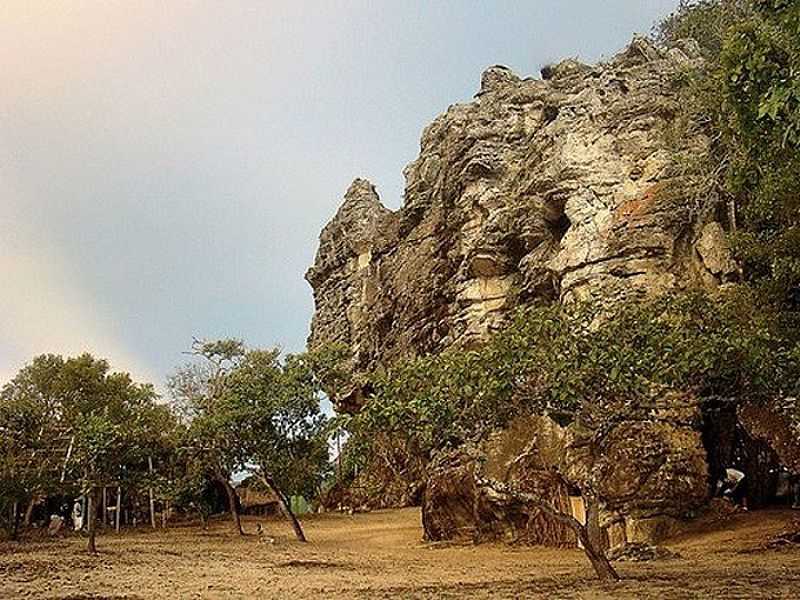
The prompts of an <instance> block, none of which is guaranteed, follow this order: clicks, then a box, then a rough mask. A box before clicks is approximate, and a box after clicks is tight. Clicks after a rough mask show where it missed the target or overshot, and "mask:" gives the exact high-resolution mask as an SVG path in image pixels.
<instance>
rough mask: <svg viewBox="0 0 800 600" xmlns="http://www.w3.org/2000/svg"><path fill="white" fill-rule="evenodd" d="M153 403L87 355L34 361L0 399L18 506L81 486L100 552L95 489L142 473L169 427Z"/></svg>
mask: <svg viewBox="0 0 800 600" xmlns="http://www.w3.org/2000/svg"><path fill="white" fill-rule="evenodd" d="M155 400H156V394H155V392H154V390H153V388H152V386H151V385H147V384H138V383H135V382H134V381H133V380H132V379H131V378H130V376H129V375H128V374H127V373H112V372H111V371H110V368H109V365H108V363H107V362H106V361H104V360H100V359H96V358H94V357H93V356H91V355H89V354H83V355H81V356H78V357H74V358H68V359H63V358H62V357H60V356H52V355H46V356H39V357H36V358H35V359H34V360H33V362H32V363H31V364H30V365H28V366H26V367H25V368H23V369H22V370H21V371H20V372H19V373H18V374H17V376H16V377H15V378H14V379H13V380H12V381H11V382H10V383H9V384H8V385H7V386H6V387H5V388H4V389H3V393H2V396H0V423H1V424H0V427H2V428H3V429H4V430H5V431H6V432H7V434H8V435H6V436H4V437H3V440H4V441H3V443H2V444H0V450H2V452H3V454H2V456H3V464H4V465H7V466H8V473H9V479H10V480H12V481H13V482H14V489H16V491H17V496H16V500H15V501H16V502H17V503H19V501H21V500H23V499H24V500H26V501H30V502H33V501H34V500H35V499H36V498H37V497H38V496H39V495H42V494H45V493H48V492H50V491H60V492H62V493H66V492H71V491H73V490H74V488H75V487H76V486H77V488H78V490H79V491H80V492H81V494H82V495H84V496H85V497H86V498H87V505H88V511H87V512H88V514H87V528H88V532H89V541H88V548H89V550H90V551H91V552H95V551H96V541H95V537H96V528H95V525H96V517H95V514H96V512H97V504H98V501H97V490H98V489H99V488H100V487H102V486H105V485H108V484H109V483H111V482H117V483H119V482H120V481H121V480H122V479H123V478H126V477H132V476H133V475H134V474H135V473H136V472H137V470H141V457H142V455H143V453H145V452H152V448H153V446H154V443H155V440H156V439H157V438H158V437H160V436H162V435H163V432H164V431H167V430H169V428H170V427H171V423H172V421H170V419H169V418H168V413H166V412H165V410H166V409H165V408H164V407H159V406H156V405H155ZM4 471H5V469H4ZM16 514H17V515H18V514H19V513H18V511H17V512H16Z"/></svg>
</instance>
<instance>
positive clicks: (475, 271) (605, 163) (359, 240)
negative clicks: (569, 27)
mask: <svg viewBox="0 0 800 600" xmlns="http://www.w3.org/2000/svg"><path fill="white" fill-rule="evenodd" d="M693 60H696V58H695V54H694V53H693V51H692V48H691V46H687V47H685V48H673V49H671V50H669V51H663V50H660V49H657V48H656V47H654V46H652V45H651V44H649V43H648V42H647V41H645V40H643V39H635V40H634V42H633V43H632V44H631V45H630V46H629V47H628V48H627V49H626V50H625V51H623V52H622V53H621V54H619V55H617V56H616V57H614V58H613V59H611V60H609V61H608V62H607V63H603V64H600V65H597V66H588V65H584V64H581V63H579V62H576V61H574V60H568V61H565V62H563V63H560V64H558V65H555V66H553V67H550V68H547V69H545V70H544V76H545V78H543V79H532V78H528V79H520V78H519V77H517V76H516V75H515V74H513V73H512V72H511V71H509V70H508V69H506V68H505V67H499V66H495V67H491V68H489V69H487V70H486V71H485V72H484V73H483V75H482V77H481V88H480V91H479V92H478V93H477V94H476V97H475V99H474V101H472V102H470V103H468V104H458V105H454V106H451V107H450V108H449V109H448V110H447V111H446V112H445V113H444V114H443V115H441V116H439V117H438V118H437V119H436V120H435V121H434V122H433V123H432V124H431V125H429V126H428V127H427V128H426V129H425V131H424V132H423V135H422V142H421V149H420V155H419V158H417V160H415V161H414V162H413V163H411V164H410V165H409V166H408V167H407V168H406V170H405V177H406V189H405V202H404V205H403V207H402V208H401V209H400V210H398V211H396V212H393V211H390V210H388V209H386V208H385V207H383V206H382V205H381V202H380V199H379V198H378V195H377V193H376V192H375V188H374V187H373V185H372V184H371V183H369V182H368V181H365V180H363V179H357V180H355V181H354V182H353V184H352V185H351V187H350V189H349V190H348V191H347V193H346V194H345V199H344V204H343V205H342V206H341V208H340V210H339V212H338V213H337V214H336V216H335V217H334V219H333V220H332V221H331V222H330V223H329V224H328V226H327V227H325V229H324V231H323V232H322V235H321V238H320V246H319V252H318V254H317V258H316V261H315V264H314V266H313V267H312V268H311V269H310V270H309V271H308V274H307V279H308V281H309V282H310V284H311V286H312V287H313V289H314V298H315V302H316V314H315V315H314V320H313V324H312V329H311V338H310V345H311V346H312V347H314V346H317V345H319V344H321V343H324V342H330V341H339V342H344V343H345V344H347V345H348V346H349V347H350V348H352V350H353V352H354V355H355V359H356V365H355V367H356V370H358V371H363V372H367V371H369V370H371V369H373V368H374V367H375V366H376V365H377V364H379V363H389V362H391V361H392V360H394V359H396V358H397V357H400V356H406V355H409V354H417V353H426V352H431V351H437V350H441V349H443V348H445V347H448V346H450V345H452V344H470V343H472V342H474V341H476V340H479V339H480V338H481V337H483V336H485V335H486V333H487V332H489V331H491V330H493V329H494V328H497V327H499V326H500V325H502V323H503V321H504V319H505V318H506V317H507V315H508V314H509V312H510V311H511V310H513V309H514V307H516V306H518V305H520V304H524V303H527V302H530V301H532V300H534V299H536V298H547V299H553V300H559V301H562V302H566V301H570V300H572V299H576V298H595V299H599V300H601V301H603V302H607V303H614V302H622V301H627V302H630V301H635V300H636V298H638V297H641V296H643V295H646V294H657V293H660V292H663V291H664V290H668V289H671V288H674V287H676V286H683V285H687V284H690V283H692V284H693V283H698V282H699V283H702V284H703V285H706V286H714V285H717V284H719V283H721V282H725V281H727V280H729V279H731V278H734V277H736V265H735V264H734V263H733V261H732V260H731V259H730V253H729V251H728V249H727V246H726V244H725V235H724V232H723V229H722V227H721V226H720V225H719V224H717V223H715V222H713V215H707V214H698V213H697V212H696V211H695V210H694V206H693V202H692V201H690V200H689V199H687V198H684V197H682V196H681V194H680V191H679V190H680V186H678V185H676V182H675V178H674V176H673V175H672V173H671V172H670V164H671V160H670V159H671V153H670V150H669V149H668V148H667V146H666V144H665V141H664V139H665V136H664V128H665V126H667V125H668V123H669V122H670V120H671V119H672V118H673V116H674V113H675V110H676V106H675V102H676V98H675V97H674V95H673V93H672V91H671V87H672V82H673V80H674V77H675V75H676V74H677V73H678V72H679V70H680V69H682V68H684V67H685V66H686V65H687V64H690V63H691V61H693ZM690 142H691V143H694V144H702V143H703V140H691V141H690ZM687 143H689V142H687ZM342 400H344V399H342Z"/></svg>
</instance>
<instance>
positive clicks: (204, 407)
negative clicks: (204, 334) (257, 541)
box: [168, 340, 246, 535]
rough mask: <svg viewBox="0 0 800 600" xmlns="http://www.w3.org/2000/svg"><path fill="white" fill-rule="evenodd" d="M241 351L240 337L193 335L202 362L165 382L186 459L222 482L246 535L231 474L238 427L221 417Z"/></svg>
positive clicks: (240, 459)
mask: <svg viewBox="0 0 800 600" xmlns="http://www.w3.org/2000/svg"><path fill="white" fill-rule="evenodd" d="M245 352H246V349H245V346H244V343H243V342H242V341H241V340H220V341H203V340H195V341H194V342H193V344H192V349H191V351H190V354H191V355H193V356H195V357H197V358H199V359H200V362H199V363H192V364H188V365H186V366H184V367H182V368H181V369H178V371H177V372H176V373H175V374H174V375H173V376H172V377H171V378H170V380H169V383H168V385H169V389H170V392H171V395H172V399H173V407H174V409H175V410H176V412H177V413H178V414H181V415H182V416H183V418H184V421H185V422H186V424H187V427H186V429H185V433H184V439H183V440H182V442H181V448H182V450H183V453H184V455H185V457H186V460H188V461H189V462H190V463H193V464H194V465H195V466H196V468H199V469H200V470H201V471H202V472H204V473H205V474H207V475H208V477H210V478H211V479H212V480H214V481H216V482H217V483H219V484H220V485H221V486H222V487H223V489H224V490H225V494H226V496H227V498H228V508H229V510H230V513H231V519H232V521H233V525H234V528H235V530H236V532H237V533H238V534H239V535H244V530H243V529H242V522H241V517H240V515H239V498H238V496H237V494H236V489H235V488H234V487H233V483H232V477H233V475H234V474H235V473H236V472H237V471H241V470H242V469H244V467H245V463H246V457H245V456H244V454H243V452H242V446H241V443H240V440H239V439H238V437H237V432H236V431H235V430H232V429H231V428H230V423H229V422H227V421H226V420H225V419H224V418H222V415H223V412H222V410H221V407H222V406H223V403H224V402H225V400H226V396H227V394H228V393H229V386H228V380H229V378H230V374H231V373H232V372H233V371H234V370H235V369H236V368H237V367H238V366H239V365H240V364H241V362H242V361H243V360H244V356H245Z"/></svg>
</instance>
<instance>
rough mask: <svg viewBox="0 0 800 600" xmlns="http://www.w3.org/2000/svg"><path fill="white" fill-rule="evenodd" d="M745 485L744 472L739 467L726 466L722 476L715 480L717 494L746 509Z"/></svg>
mask: <svg viewBox="0 0 800 600" xmlns="http://www.w3.org/2000/svg"><path fill="white" fill-rule="evenodd" d="M746 487H747V484H746V482H745V476H744V473H742V472H741V471H740V470H739V469H734V468H731V467H728V468H727V469H725V473H724V474H723V476H722V478H721V479H720V480H719V481H717V494H718V495H720V496H722V497H723V498H727V499H728V500H730V501H731V502H733V503H734V504H738V505H740V506H741V507H742V509H743V510H747V489H746Z"/></svg>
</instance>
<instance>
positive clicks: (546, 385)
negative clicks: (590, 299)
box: [351, 293, 800, 579]
mask: <svg viewBox="0 0 800 600" xmlns="http://www.w3.org/2000/svg"><path fill="white" fill-rule="evenodd" d="M753 309H754V304H753V302H752V300H748V298H747V296H745V295H742V294H731V295H730V297H722V298H719V299H712V298H710V297H708V296H705V295H703V294H700V293H688V294H684V295H673V296H666V297H663V298H660V299H656V300H650V301H646V302H642V303H641V304H638V305H626V306H623V307H620V308H619V309H618V310H616V311H615V312H612V313H607V312H604V311H602V310H601V309H600V308H599V307H597V306H594V305H591V304H575V305H571V306H562V305H550V306H538V307H534V308H531V309H528V310H524V311H522V312H521V313H520V314H519V315H518V316H517V317H516V318H515V320H514V322H513V323H512V324H511V325H510V326H509V327H508V328H507V329H506V330H505V331H503V332H501V333H499V334H497V335H495V336H494V337H493V338H492V339H490V340H489V341H488V342H487V343H486V344H485V345H484V346H483V347H482V348H479V349H475V350H460V349H451V350H448V351H445V352H443V353H441V354H438V355H433V356H427V357H422V358H419V359H416V360H413V361H408V362H405V363H400V364H398V365H396V366H394V367H393V368H391V369H389V370H388V371H386V372H384V373H380V374H377V375H376V376H375V377H374V379H373V388H374V396H373V397H372V398H370V400H369V401H368V402H367V404H366V406H365V407H364V409H363V410H362V411H361V412H360V413H359V414H357V415H356V416H355V417H354V418H353V420H352V422H351V431H352V432H353V435H354V438H355V439H359V438H360V439H361V440H362V444H363V445H362V447H363V446H366V445H368V440H370V439H373V438H374V437H375V436H376V435H377V434H378V433H387V432H388V433H391V434H392V435H395V436H399V437H400V438H401V439H404V440H405V441H406V444H407V446H408V447H409V448H412V447H413V448H414V449H415V450H416V451H418V452H420V453H421V454H422V455H426V456H428V457H430V456H431V455H432V454H433V453H434V452H437V451H440V450H442V449H446V448H454V447H458V446H460V445H462V444H465V443H467V442H475V441H479V440H482V439H485V438H486V436H488V435H489V433H491V432H492V431H495V430H497V429H498V428H500V427H503V426H504V425H506V424H507V423H508V422H509V421H510V420H511V419H512V418H514V417H517V416H521V415H526V414H533V415H546V416H549V417H551V418H552V419H554V420H555V421H557V422H559V423H560V424H562V425H564V426H567V427H569V429H570V431H571V433H572V442H571V443H572V444H573V445H574V446H575V447H581V448H583V449H584V451H585V452H587V453H588V456H590V457H598V456H601V455H602V452H603V441H604V440H605V439H606V438H607V437H608V436H609V435H610V434H611V433H612V432H613V431H614V430H615V428H616V427H617V426H619V424H620V423H621V422H623V421H624V420H626V419H630V418H631V417H632V416H634V415H638V417H639V418H640V419H641V420H647V419H651V418H655V417H654V416H653V415H654V410H655V409H656V408H657V407H658V403H659V401H660V399H661V398H663V397H664V396H665V395H666V394H670V393H672V394H674V395H675V396H676V397H678V398H684V399H686V401H687V402H696V403H702V402H704V401H705V400H706V399H717V398H720V397H724V398H731V399H733V401H735V400H736V399H738V398H747V399H749V400H756V399H759V398H761V399H769V398H773V397H780V396H785V395H786V394H787V392H789V391H790V389H791V387H792V386H794V385H795V384H796V381H797V377H798V374H800V370H799V369H798V361H797V356H796V355H794V354H793V352H796V351H793V349H792V346H791V344H790V343H789V342H787V341H786V340H785V339H783V338H782V337H781V336H780V327H779V326H778V325H776V323H775V322H774V319H771V318H770V316H769V315H768V314H767V315H759V313H757V312H755V311H754V310H753ZM365 440H367V442H365ZM596 464H597V461H596V460H592V461H590V468H588V469H587V470H586V471H585V472H583V473H581V474H577V475H576V474H574V473H571V472H569V471H568V470H565V469H563V468H561V467H560V466H558V465H555V466H554V469H555V475H556V476H557V477H558V478H559V479H561V480H562V481H563V482H564V483H566V484H569V485H571V486H575V487H578V488H579V489H580V490H581V493H582V495H583V497H584V501H585V503H586V507H587V517H588V518H587V524H586V525H583V524H581V523H579V522H578V521H577V520H575V519H574V518H572V516H571V515H564V514H560V513H559V512H558V511H557V510H555V509H554V508H553V507H552V506H550V504H549V503H548V502H546V501H544V498H543V497H541V496H537V495H536V494H530V493H527V494H523V493H521V492H520V491H519V490H515V489H513V488H511V487H509V486H508V485H503V484H501V483H500V482H497V481H489V480H487V481H483V482H482V483H483V484H485V485H486V486H488V487H490V488H491V489H493V490H494V491H495V492H496V493H499V494H506V495H512V496H514V497H516V498H517V499H518V500H520V501H523V502H528V503H530V504H533V505H535V506H537V507H538V508H540V509H542V510H544V511H545V512H548V513H549V514H551V515H552V516H554V517H555V518H557V519H559V520H560V521H562V522H563V523H565V524H567V525H568V526H570V527H572V528H573V529H574V530H575V532H576V534H577V536H578V537H579V539H580V540H581V541H582V542H583V545H584V549H585V551H586V553H587V557H588V558H589V560H590V561H591V563H592V566H593V567H594V569H595V571H596V573H597V575H598V576H599V577H601V578H602V579H616V578H617V575H616V573H615V572H614V569H613V567H612V566H611V565H610V564H609V562H608V560H607V559H606V557H605V554H604V550H603V547H602V545H601V543H600V540H599V535H598V533H599V526H598V514H599V507H600V504H601V503H602V502H603V497H602V494H601V493H600V491H599V490H600V489H601V486H600V485H599V484H600V482H601V480H602V477H603V473H602V472H600V471H599V470H598V469H596V468H594V467H593V466H592V465H596ZM575 477H578V479H575Z"/></svg>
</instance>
